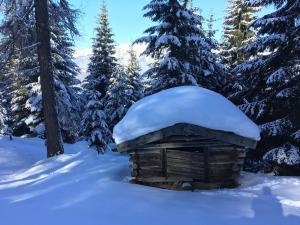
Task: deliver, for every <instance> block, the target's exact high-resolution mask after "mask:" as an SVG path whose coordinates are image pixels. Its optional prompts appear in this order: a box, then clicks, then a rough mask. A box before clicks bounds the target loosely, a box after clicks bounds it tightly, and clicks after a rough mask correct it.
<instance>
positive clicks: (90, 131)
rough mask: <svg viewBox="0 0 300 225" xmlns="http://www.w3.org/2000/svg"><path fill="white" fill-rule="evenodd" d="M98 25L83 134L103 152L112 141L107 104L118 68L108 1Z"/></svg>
mask: <svg viewBox="0 0 300 225" xmlns="http://www.w3.org/2000/svg"><path fill="white" fill-rule="evenodd" d="M99 24H100V25H99V27H98V28H96V32H97V34H96V38H95V39H94V44H93V55H92V57H91V59H90V63H89V66H88V72H89V75H88V76H87V77H86V79H85V80H84V83H83V88H84V90H85V91H84V92H85V94H84V98H85V99H86V101H87V104H88V107H87V108H85V110H84V118H85V119H84V121H85V123H87V124H86V125H84V126H83V130H82V133H83V134H84V136H85V137H86V138H87V139H88V140H89V142H90V146H91V147H92V148H96V149H97V151H99V152H103V151H105V149H106V147H107V144H108V143H110V142H111V141H112V138H111V136H112V135H111V132H110V131H109V129H108V125H107V121H109V119H108V118H107V116H106V115H107V114H106V111H105V106H106V98H107V97H106V96H107V92H108V88H109V85H110V79H111V77H112V74H113V71H114V70H115V67H116V58H115V57H114V54H115V45H114V40H113V34H112V31H111V28H110V27H109V21H108V12H107V6H106V4H105V2H103V4H102V8H101V14H100V18H99ZM110 116H111V115H110Z"/></svg>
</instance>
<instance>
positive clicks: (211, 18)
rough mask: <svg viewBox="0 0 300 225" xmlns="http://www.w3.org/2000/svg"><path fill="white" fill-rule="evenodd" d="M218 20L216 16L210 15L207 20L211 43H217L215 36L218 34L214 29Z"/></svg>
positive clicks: (208, 35)
mask: <svg viewBox="0 0 300 225" xmlns="http://www.w3.org/2000/svg"><path fill="white" fill-rule="evenodd" d="M216 21H217V20H216V19H215V16H214V14H212V13H211V14H210V15H209V18H208V19H207V37H208V38H209V40H210V41H212V42H216V41H215V36H216V33H217V30H216V29H214V24H215V22H216Z"/></svg>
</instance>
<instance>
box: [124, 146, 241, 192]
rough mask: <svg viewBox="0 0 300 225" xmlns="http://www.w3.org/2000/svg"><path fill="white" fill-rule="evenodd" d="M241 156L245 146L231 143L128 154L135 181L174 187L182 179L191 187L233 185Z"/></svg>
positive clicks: (177, 186) (180, 182) (181, 181)
mask: <svg viewBox="0 0 300 225" xmlns="http://www.w3.org/2000/svg"><path fill="white" fill-rule="evenodd" d="M244 158H245V151H244V149H243V148H240V147H239V148H237V147H234V146H233V147H232V150H231V151H230V150H223V149H215V150H209V149H203V150H201V148H200V149H199V151H193V152H189V151H182V150H175V149H157V150H148V151H147V150H144V151H136V152H134V153H131V154H130V161H131V163H132V164H131V168H132V176H133V177H134V180H135V182H137V183H143V184H147V185H152V186H160V187H163V188H167V187H169V188H174V189H179V186H180V184H182V183H185V182H190V183H191V187H194V188H223V187H233V186H236V178H237V177H238V176H239V173H240V170H241V168H242V167H243V163H244Z"/></svg>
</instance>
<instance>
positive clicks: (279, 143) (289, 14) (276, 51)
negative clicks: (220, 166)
mask: <svg viewBox="0 0 300 225" xmlns="http://www.w3.org/2000/svg"><path fill="white" fill-rule="evenodd" d="M269 4H272V5H273V6H274V7H275V10H274V12H272V13H269V14H267V15H265V16H263V17H261V18H259V19H257V20H256V21H255V22H254V23H253V27H254V28H255V29H256V30H257V37H256V40H255V42H253V43H251V44H248V45H247V46H245V47H244V48H243V50H244V53H245V54H246V55H247V57H251V56H252V58H251V59H250V60H248V61H247V62H245V63H243V64H241V65H238V66H237V68H236V72H238V73H240V74H241V76H242V77H243V80H244V83H245V84H247V85H245V86H246V89H244V90H243V91H242V92H241V93H239V94H240V99H241V100H242V101H241V102H240V103H242V105H241V108H242V109H243V110H244V111H245V112H246V113H247V114H248V115H249V116H250V117H251V118H252V119H253V120H255V121H256V123H258V124H259V125H260V127H261V132H262V141H261V142H260V144H259V146H258V149H257V150H256V151H254V152H253V157H255V159H262V156H263V155H264V154H265V153H267V154H266V155H265V157H264V158H265V159H266V160H269V161H271V162H272V163H274V165H280V166H281V167H289V166H292V167H294V168H295V167H299V166H300V157H299V155H300V143H299V133H300V117H299V115H300V100H299V99H300V64H299V62H300V58H299V57H300V47H299V46H300V39H299V35H300V30H299V21H298V19H299V9H300V8H299V1H298V0H290V1H275V0H272V1H270V0H261V1H250V0H248V1H246V6H247V7H254V8H256V7H264V6H268V5H269ZM281 172H282V171H281ZM281 174H284V173H281Z"/></svg>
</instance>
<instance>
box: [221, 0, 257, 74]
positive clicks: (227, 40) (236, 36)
mask: <svg viewBox="0 0 300 225" xmlns="http://www.w3.org/2000/svg"><path fill="white" fill-rule="evenodd" d="M227 1H228V2H229V4H230V6H229V7H228V8H227V13H228V15H227V16H226V17H225V21H224V35H223V43H222V56H223V59H224V63H225V64H226V65H227V66H229V67H230V68H231V69H232V68H233V67H234V66H236V65H237V64H239V63H242V62H244V61H245V60H246V58H245V55H244V54H243V53H242V52H241V51H239V48H241V47H243V46H244V45H245V44H248V43H249V42H251V41H253V38H254V36H255V33H254V31H253V30H252V29H251V27H250V25H251V23H252V22H253V21H254V20H255V19H256V16H255V13H256V12H258V11H259V7H252V6H248V5H245V4H244V3H245V2H246V1H245V0H227Z"/></svg>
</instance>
